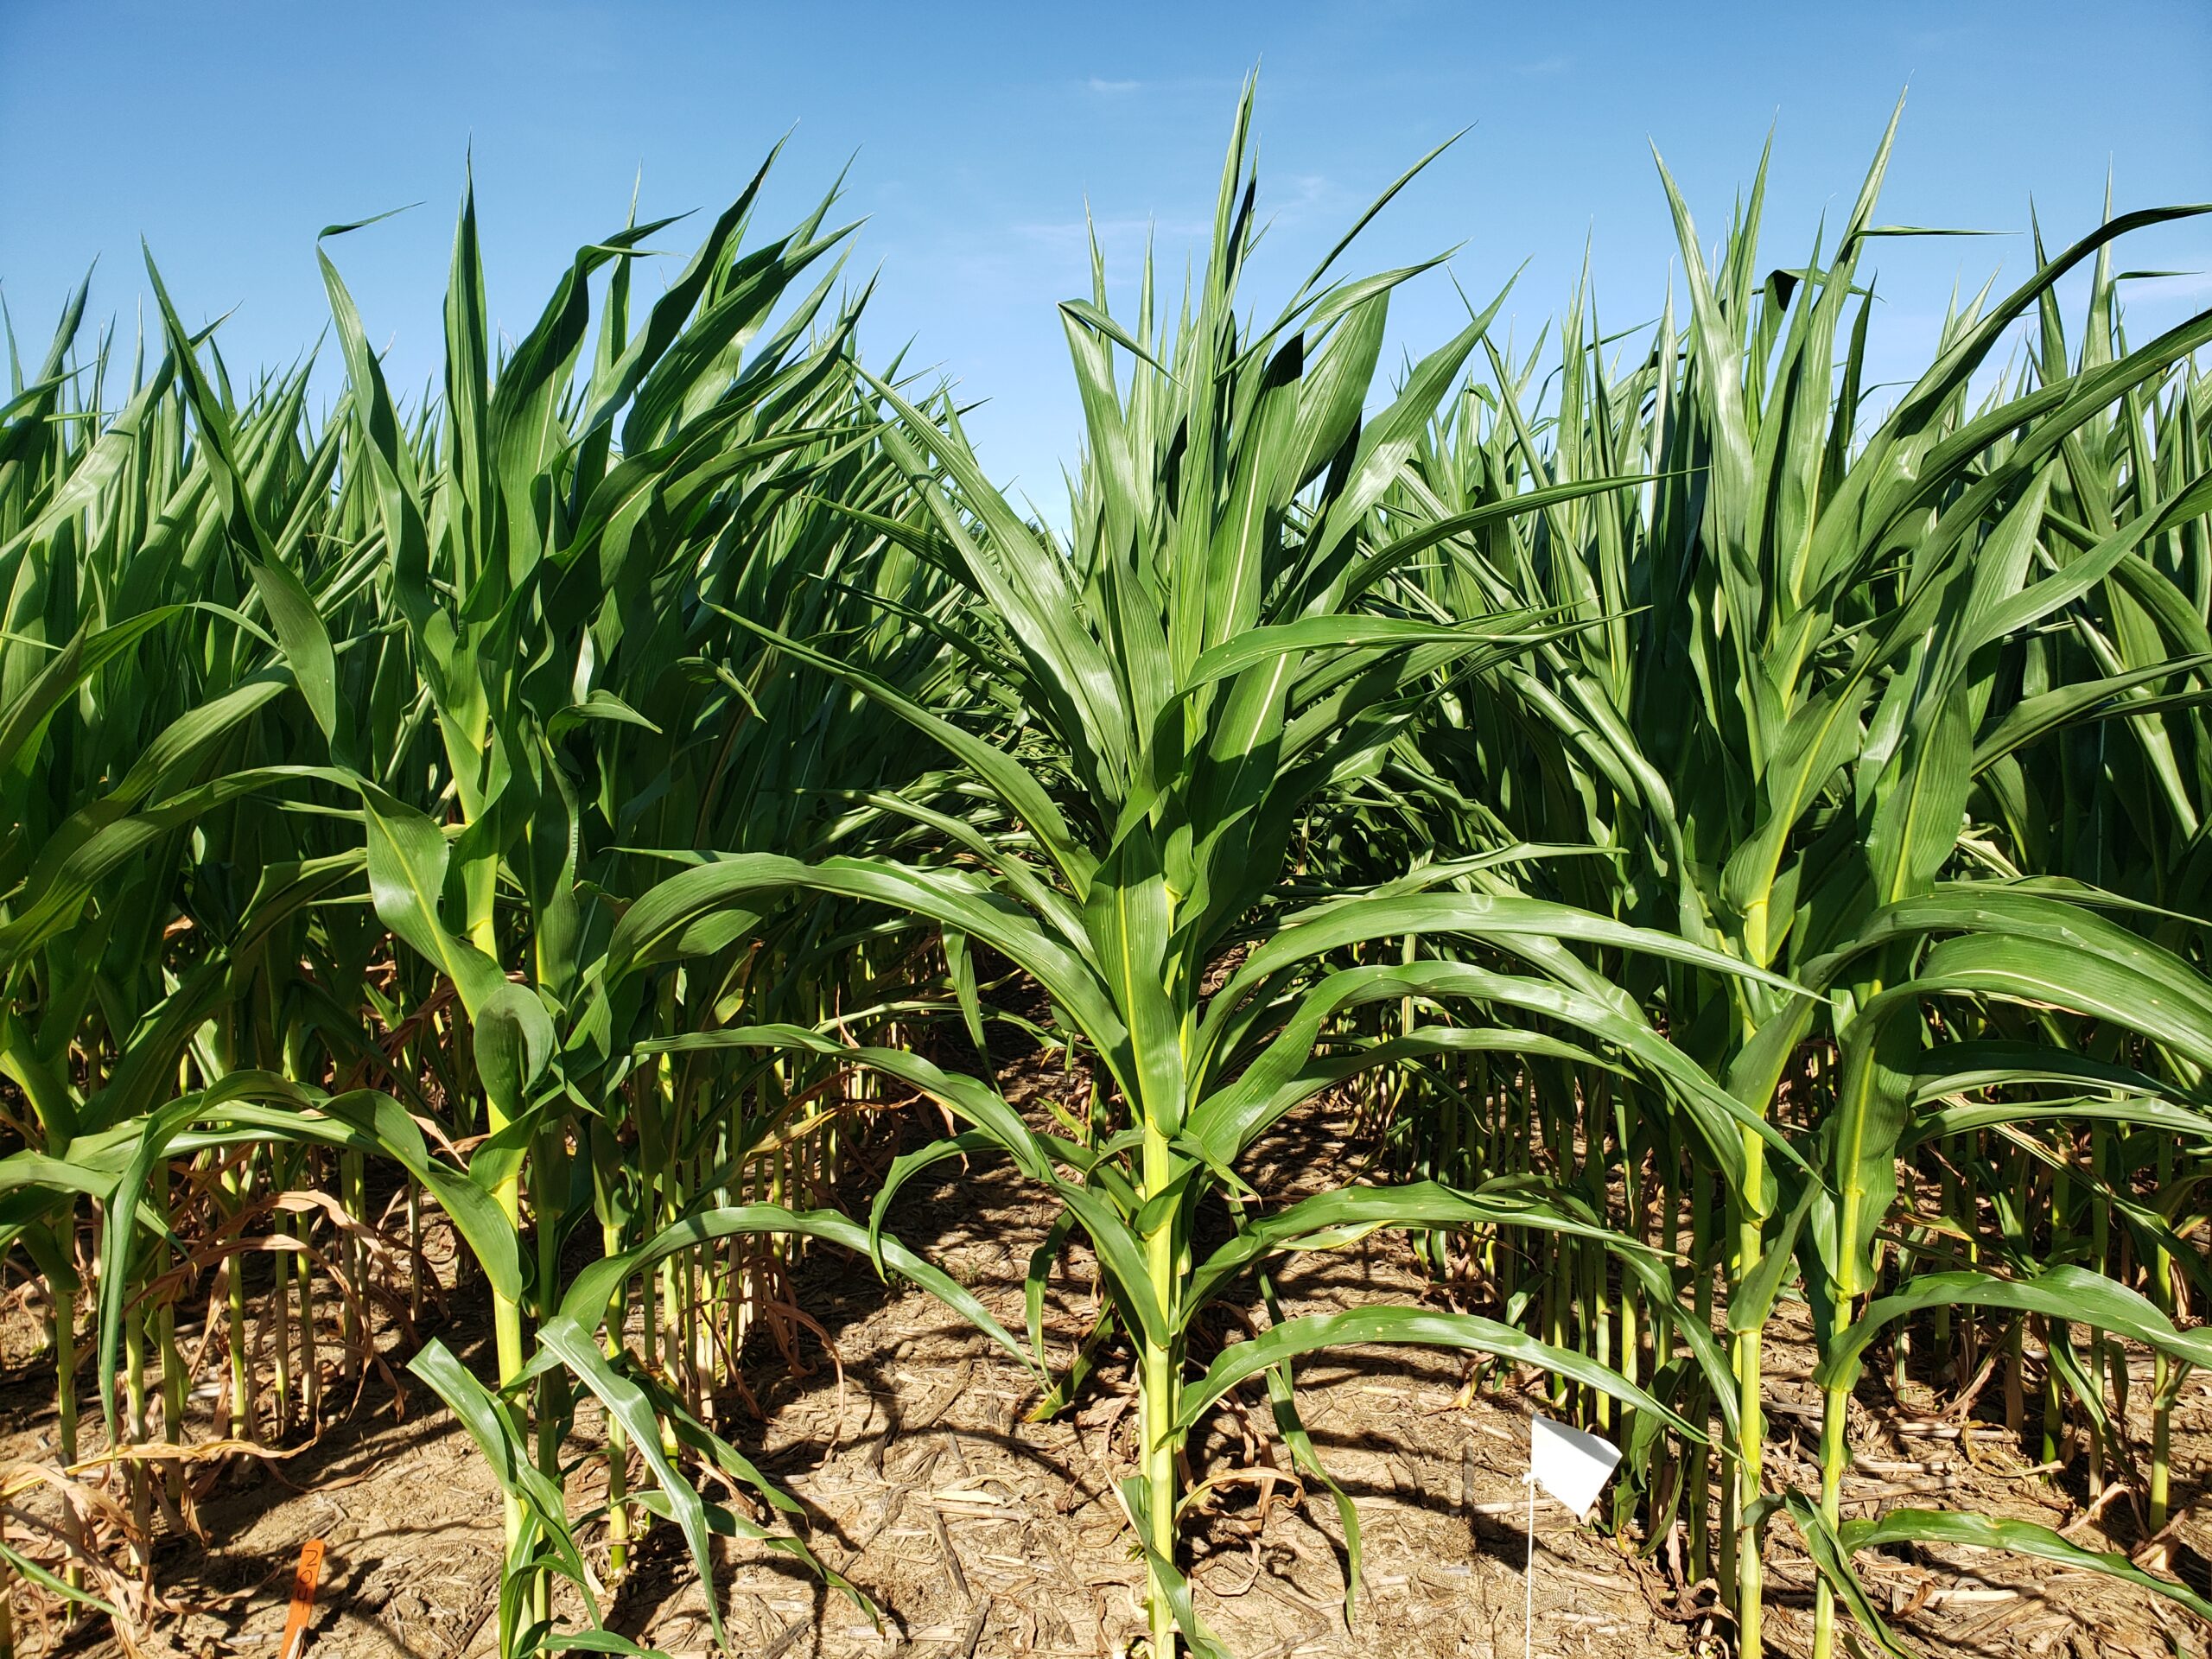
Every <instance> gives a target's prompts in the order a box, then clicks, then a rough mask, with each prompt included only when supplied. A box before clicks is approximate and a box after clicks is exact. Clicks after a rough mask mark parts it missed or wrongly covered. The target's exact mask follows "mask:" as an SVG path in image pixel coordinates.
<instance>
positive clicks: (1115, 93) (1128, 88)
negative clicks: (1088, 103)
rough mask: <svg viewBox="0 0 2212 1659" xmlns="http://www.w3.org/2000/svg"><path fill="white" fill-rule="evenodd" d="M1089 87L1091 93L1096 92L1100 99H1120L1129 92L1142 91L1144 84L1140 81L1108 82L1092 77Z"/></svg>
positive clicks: (1096, 76) (1101, 77)
mask: <svg viewBox="0 0 2212 1659" xmlns="http://www.w3.org/2000/svg"><path fill="white" fill-rule="evenodd" d="M1090 90H1091V91H1092V92H1096V93H1097V94H1098V95H1099V96H1100V97H1102V98H1120V97H1122V96H1124V95H1126V94H1128V93H1129V92H1142V91H1143V90H1144V82H1142V81H1141V80H1108V79H1104V78H1103V76H1099V75H1093V76H1092V77H1091V78H1090Z"/></svg>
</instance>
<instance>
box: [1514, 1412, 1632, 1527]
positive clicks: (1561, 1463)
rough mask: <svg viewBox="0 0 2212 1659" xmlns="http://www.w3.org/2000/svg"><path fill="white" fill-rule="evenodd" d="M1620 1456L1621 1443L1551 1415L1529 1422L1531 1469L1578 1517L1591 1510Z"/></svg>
mask: <svg viewBox="0 0 2212 1659" xmlns="http://www.w3.org/2000/svg"><path fill="white" fill-rule="evenodd" d="M1620 1460H1621V1449H1620V1447H1618V1446H1615V1445H1613V1444H1612V1443H1611V1441H1610V1440H1599V1438H1598V1437H1597V1436H1596V1435H1595V1434H1585V1433H1583V1432H1582V1431H1581V1430H1580V1429H1579V1428H1569V1427H1567V1425H1566V1424H1565V1423H1555V1422H1554V1421H1552V1420H1551V1419H1550V1418H1548V1417H1537V1418H1534V1419H1532V1420H1531V1421H1530V1422H1529V1475H1530V1476H1531V1477H1532V1478H1534V1479H1535V1483H1536V1484H1538V1485H1539V1486H1541V1487H1542V1488H1543V1489H1544V1490H1545V1491H1548V1492H1549V1493H1550V1494H1551V1495H1552V1496H1553V1497H1555V1498H1557V1499H1558V1500H1559V1501H1560V1503H1564V1504H1566V1505H1567V1508H1568V1509H1570V1510H1573V1511H1574V1514H1575V1518H1576V1519H1578V1520H1580V1518H1581V1517H1582V1516H1586V1515H1587V1514H1588V1513H1589V1512H1590V1506H1591V1505H1592V1503H1596V1502H1597V1501H1598V1494H1599V1492H1600V1491H1603V1490H1604V1488H1605V1483H1606V1481H1608V1480H1610V1479H1611V1478H1612V1473H1613V1470H1614V1469H1615V1467H1616V1466H1618V1464H1619V1463H1620Z"/></svg>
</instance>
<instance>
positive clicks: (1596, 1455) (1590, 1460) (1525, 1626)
mask: <svg viewBox="0 0 2212 1659" xmlns="http://www.w3.org/2000/svg"><path fill="white" fill-rule="evenodd" d="M1620 1460H1621V1449H1620V1447H1618V1446H1615V1445H1614V1444H1613V1443H1612V1442H1611V1440H1599V1438H1598V1437H1597V1436H1596V1435H1595V1434H1585V1433H1583V1432H1582V1431H1581V1430H1580V1429H1579V1428H1569V1427H1567V1425H1566V1424H1565V1423H1555V1422H1554V1421H1552V1420H1551V1419H1550V1418H1548V1417H1531V1418H1530V1419H1529V1472H1528V1473H1527V1474H1525V1475H1523V1476H1522V1479H1523V1480H1525V1481H1527V1482H1528V1483H1529V1560H1528V1564H1527V1565H1526V1566H1525V1567H1523V1568H1522V1573H1521V1580H1522V1604H1521V1607H1522V1611H1521V1651H1522V1654H1523V1656H1528V1655H1532V1654H1534V1653H1535V1650H1536V1488H1537V1487H1539V1486H1541V1487H1542V1488H1543V1489H1544V1490H1545V1491H1548V1492H1549V1493H1550V1494H1551V1495H1552V1496H1553V1497H1555V1498H1557V1499H1558V1500H1559V1501H1560V1503H1564V1504H1566V1505H1567V1508H1568V1509H1570V1510H1573V1511H1574V1518H1575V1519H1576V1520H1578V1521H1580V1519H1581V1518H1582V1517H1583V1516H1586V1515H1587V1514H1589V1512H1590V1506H1591V1505H1592V1503H1596V1502H1597V1501H1598V1494H1599V1492H1601V1491H1604V1490H1605V1483H1606V1482H1607V1481H1608V1480H1611V1478H1612V1475H1613V1471H1614V1469H1615V1468H1616V1467H1617V1466H1618V1465H1619V1463H1620Z"/></svg>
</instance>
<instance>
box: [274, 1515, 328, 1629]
mask: <svg viewBox="0 0 2212 1659" xmlns="http://www.w3.org/2000/svg"><path fill="white" fill-rule="evenodd" d="M321 1576H322V1540H321V1539H320V1538H310V1539H308V1541H307V1542H305V1543H304V1544H302V1545H301V1546H300V1565H299V1568H298V1570H297V1571H296V1572H295V1573H293V1574H292V1605H291V1607H290V1609H289V1611H287V1612H286V1613H285V1615H284V1639H283V1641H282V1642H280V1643H277V1659H299V1646H300V1638H301V1637H303V1636H305V1635H306V1634H307V1630H308V1619H309V1618H313V1617H314V1615H315V1580H317V1579H319V1578H321Z"/></svg>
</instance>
